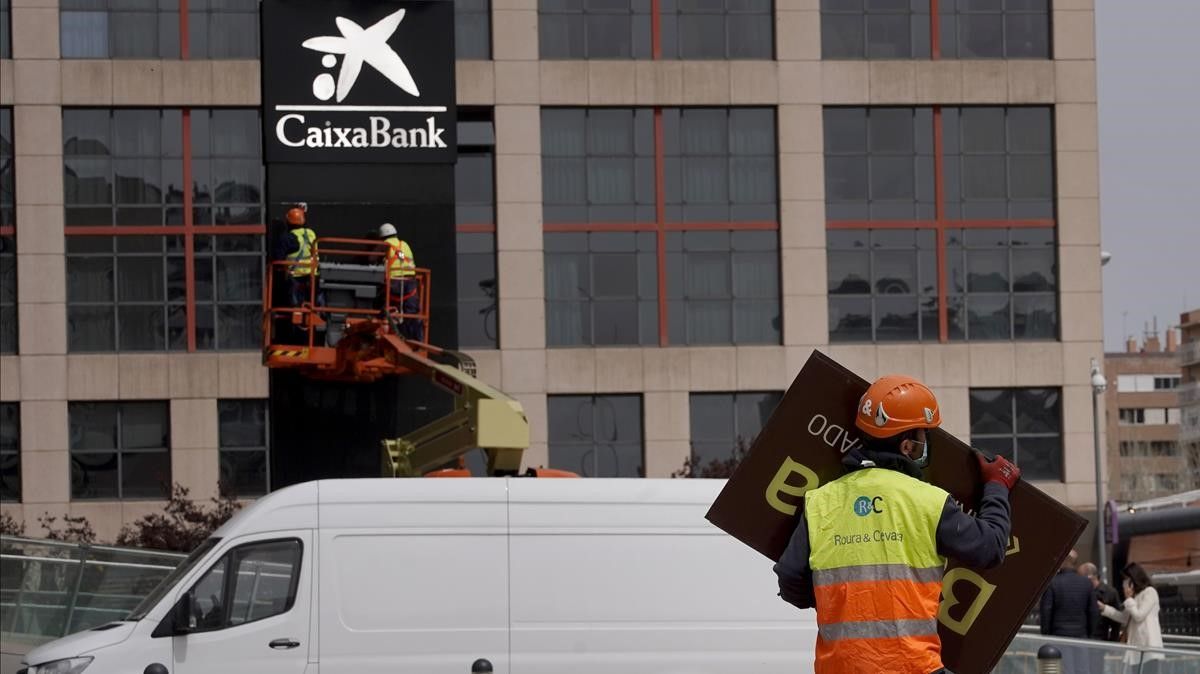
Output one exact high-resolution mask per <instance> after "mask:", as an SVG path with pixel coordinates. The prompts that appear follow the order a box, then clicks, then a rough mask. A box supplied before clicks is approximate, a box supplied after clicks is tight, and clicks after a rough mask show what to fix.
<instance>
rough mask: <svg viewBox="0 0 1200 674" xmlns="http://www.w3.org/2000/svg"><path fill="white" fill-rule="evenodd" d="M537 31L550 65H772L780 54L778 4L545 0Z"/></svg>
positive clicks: (753, 0) (762, 0)
mask: <svg viewBox="0 0 1200 674" xmlns="http://www.w3.org/2000/svg"><path fill="white" fill-rule="evenodd" d="M656 11H657V13H658V16H655V15H654V14H655V12H656ZM538 32H539V44H540V46H541V57H542V58H544V59H629V58H634V59H650V58H653V59H660V58H665V59H720V60H724V59H770V58H772V56H773V55H774V51H775V45H774V37H775V33H774V8H773V3H772V2H771V0H708V1H706V2H679V1H678V0H663V1H662V2H661V3H653V2H651V0H632V2H630V0H618V1H616V2H613V1H612V0H539V2H538Z"/></svg>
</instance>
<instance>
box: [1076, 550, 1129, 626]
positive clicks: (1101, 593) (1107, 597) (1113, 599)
mask: <svg viewBox="0 0 1200 674" xmlns="http://www.w3.org/2000/svg"><path fill="white" fill-rule="evenodd" d="M1079 574H1080V575H1081V576H1083V577H1084V578H1087V579H1088V580H1089V581H1090V582H1091V583H1092V597H1093V598H1094V599H1095V601H1097V602H1099V603H1100V604H1103V605H1105V606H1111V607H1113V608H1114V609H1117V610H1118V611H1119V610H1121V598H1120V596H1119V595H1118V594H1117V590H1116V588H1114V587H1113V586H1112V585H1109V584H1108V583H1105V582H1102V581H1101V580H1100V572H1099V571H1098V570H1097V569H1096V565H1095V564H1092V563H1091V562H1088V563H1087V564H1082V565H1080V567H1079ZM1092 638H1093V639H1099V640H1101V641H1120V639H1121V623H1119V622H1117V621H1115V620H1113V619H1112V618H1106V617H1104V616H1103V615H1102V616H1100V622H1098V623H1096V629H1095V630H1093V631H1092Z"/></svg>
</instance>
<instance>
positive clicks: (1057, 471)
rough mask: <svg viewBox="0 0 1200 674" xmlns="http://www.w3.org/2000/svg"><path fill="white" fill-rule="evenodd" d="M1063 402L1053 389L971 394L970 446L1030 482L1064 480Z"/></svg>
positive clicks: (984, 391)
mask: <svg viewBox="0 0 1200 674" xmlns="http://www.w3.org/2000/svg"><path fill="white" fill-rule="evenodd" d="M1061 398H1062V396H1061V393H1060V391H1059V389H1054V388H1015V389H1012V388H1006V389H971V445H972V446H974V447H979V448H980V449H984V450H987V451H989V452H993V453H995V454H999V455H1001V456H1003V457H1005V458H1007V459H1008V460H1010V461H1012V462H1013V463H1015V464H1017V465H1018V466H1020V468H1021V474H1022V476H1024V477H1025V478H1027V479H1030V480H1062V479H1063V445H1062V400H1061Z"/></svg>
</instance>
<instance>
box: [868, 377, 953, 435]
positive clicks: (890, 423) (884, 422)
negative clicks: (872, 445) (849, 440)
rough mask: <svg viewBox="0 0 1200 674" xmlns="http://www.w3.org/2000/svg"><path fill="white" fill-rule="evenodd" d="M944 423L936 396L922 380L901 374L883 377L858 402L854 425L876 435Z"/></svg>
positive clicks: (936, 425)
mask: <svg viewBox="0 0 1200 674" xmlns="http://www.w3.org/2000/svg"><path fill="white" fill-rule="evenodd" d="M941 424H942V414H941V412H939V411H938V404H937V398H935V397H934V395H933V391H930V390H929V387H928V386H926V385H924V384H922V383H921V382H919V381H917V380H916V379H913V378H912V377H907V376H905V375H901V374H891V375H888V376H886V377H880V378H879V379H876V380H875V383H874V384H871V387H870V388H868V389H867V392H866V393H864V394H863V396H862V398H860V399H859V401H858V413H857V414H855V415H854V425H855V426H857V427H858V430H860V431H862V432H863V433H866V434H867V435H869V436H871V437H873V438H890V437H892V436H894V435H897V434H899V433H903V432H904V431H909V430H912V429H914V428H937V427H938V426H940V425H941Z"/></svg>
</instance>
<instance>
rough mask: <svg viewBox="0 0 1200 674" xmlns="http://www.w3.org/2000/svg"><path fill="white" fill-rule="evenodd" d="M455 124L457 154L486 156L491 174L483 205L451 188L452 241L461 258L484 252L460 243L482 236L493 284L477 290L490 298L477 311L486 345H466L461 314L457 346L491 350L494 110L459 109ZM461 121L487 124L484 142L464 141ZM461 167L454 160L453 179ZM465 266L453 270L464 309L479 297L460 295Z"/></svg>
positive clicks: (495, 310)
mask: <svg viewBox="0 0 1200 674" xmlns="http://www.w3.org/2000/svg"><path fill="white" fill-rule="evenodd" d="M458 124H459V126H460V132H459V134H458V138H459V146H458V153H459V155H460V157H461V156H463V155H467V156H477V157H478V156H486V157H488V164H489V165H490V167H491V176H490V181H491V195H490V201H489V202H488V203H487V204H486V206H485V205H484V204H483V202H470V203H464V202H460V201H459V195H460V194H461V192H459V190H457V189H455V214H454V222H455V226H454V231H455V237H456V241H455V251H456V258H457V259H458V260H460V261H461V259H462V256H463V255H472V256H484V255H488V253H484V252H471V253H463V250H464V248H466V247H467V246H466V245H464V244H466V243H468V242H469V241H471V240H485V239H486V240H487V241H488V242H489V243H488V245H487V246H483V247H485V248H486V247H490V248H491V253H490V257H491V260H490V261H491V268H490V271H491V273H492V275H493V284H492V288H491V291H490V292H489V291H488V290H487V289H484V288H482V287H481V288H479V292H481V293H482V294H484V295H485V296H487V297H488V299H490V300H491V303H490V305H488V306H485V307H484V308H483V309H482V310H480V313H481V314H483V316H484V318H483V331H484V336H485V337H490V340H491V341H490V343H488V344H467V343H466V342H465V341H464V340H463V328H462V326H463V323H464V321H462V320H461V315H460V320H459V321H458V326H459V327H458V341H459V344H458V345H459V347H461V348H466V349H473V350H474V349H487V350H493V349H498V348H500V295H499V289H500V288H499V279H500V265H499V259H498V251H497V248H498V246H497V242H496V211H497V208H498V206H497V203H496V122H495V114H494V109H493V108H481V109H472V108H459V120H458ZM464 124H486V125H487V133H486V135H487V139H486V141H484V142H464V137H466V136H467V135H468V134H465V133H463V132H462V126H463V125H464ZM465 166H466V164H464V163H463V162H461V161H460V162H458V163H457V164H455V169H454V171H455V180H456V181H457V180H458V178H459V174H458V171H459V167H465ZM460 207H464V208H465V209H469V212H463V211H462V210H460ZM484 210H487V211H489V212H490V213H489V217H487V218H485V219H481V218H478V217H472V216H471V215H470V212H481V211H484ZM465 268H467V266H466V265H463V264H461V263H460V264H459V265H458V272H457V273H458V281H459V283H457V284H456V288H457V292H458V307H459V310H460V311H461V310H462V309H463V308H464V307H463V305H464V304H469V305H471V306H472V307H476V306H479V305H480V304H481V302H482V301H481V300H480V299H479V298H470V297H464V296H463V290H464V288H465V286H466V284H465V283H463V282H462V281H463V280H464V279H463V277H462V275H463V269H465ZM489 325H490V326H491V328H492V329H494V331H495V334H489ZM467 341H470V340H467Z"/></svg>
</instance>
